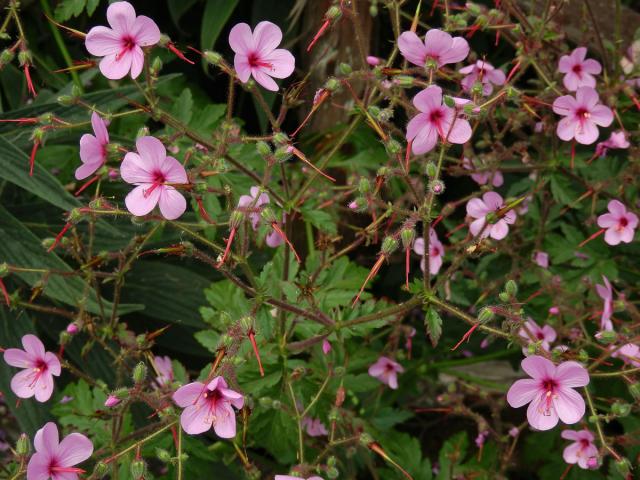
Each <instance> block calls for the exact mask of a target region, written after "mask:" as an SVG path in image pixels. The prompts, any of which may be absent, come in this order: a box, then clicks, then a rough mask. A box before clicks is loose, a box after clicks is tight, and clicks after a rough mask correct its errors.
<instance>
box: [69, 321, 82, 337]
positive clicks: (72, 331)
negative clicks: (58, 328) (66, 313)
mask: <svg viewBox="0 0 640 480" xmlns="http://www.w3.org/2000/svg"><path fill="white" fill-rule="evenodd" d="M79 331H80V329H79V328H78V324H77V323H75V322H71V323H70V324H69V325H67V329H66V332H67V333H68V334H69V335H75V334H76V333H78V332H79Z"/></svg>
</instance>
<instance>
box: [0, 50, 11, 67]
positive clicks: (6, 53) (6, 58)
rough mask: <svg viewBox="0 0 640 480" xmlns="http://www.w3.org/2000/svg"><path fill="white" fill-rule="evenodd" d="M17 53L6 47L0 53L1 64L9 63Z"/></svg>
mask: <svg viewBox="0 0 640 480" xmlns="http://www.w3.org/2000/svg"><path fill="white" fill-rule="evenodd" d="M14 57H15V54H14V53H13V52H12V51H11V50H9V49H4V50H3V51H2V53H0V65H7V64H9V63H11V62H12V61H13V58H14Z"/></svg>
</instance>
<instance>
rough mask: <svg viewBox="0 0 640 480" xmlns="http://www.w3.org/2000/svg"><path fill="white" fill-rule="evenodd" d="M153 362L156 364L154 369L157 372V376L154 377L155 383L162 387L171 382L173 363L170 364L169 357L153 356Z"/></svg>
mask: <svg viewBox="0 0 640 480" xmlns="http://www.w3.org/2000/svg"><path fill="white" fill-rule="evenodd" d="M153 363H154V364H155V366H156V371H157V372H158V376H157V377H156V383H157V384H158V386H160V387H163V386H165V385H170V384H171V383H172V382H173V378H174V377H173V365H172V364H171V358H169V357H167V356H164V357H158V356H156V357H153Z"/></svg>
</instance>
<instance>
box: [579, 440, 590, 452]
mask: <svg viewBox="0 0 640 480" xmlns="http://www.w3.org/2000/svg"><path fill="white" fill-rule="evenodd" d="M579 443H580V450H585V449H587V448H589V445H591V442H589V440H587V439H586V438H582V439H580V441H579Z"/></svg>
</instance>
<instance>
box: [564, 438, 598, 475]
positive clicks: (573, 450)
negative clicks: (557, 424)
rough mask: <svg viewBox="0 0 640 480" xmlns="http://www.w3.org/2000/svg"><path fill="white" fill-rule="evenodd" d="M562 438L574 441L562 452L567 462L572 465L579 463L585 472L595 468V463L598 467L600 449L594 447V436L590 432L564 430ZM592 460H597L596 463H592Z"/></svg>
mask: <svg viewBox="0 0 640 480" xmlns="http://www.w3.org/2000/svg"><path fill="white" fill-rule="evenodd" d="M560 436H561V437H562V438H564V439H565V440H573V443H571V444H570V445H568V446H567V447H565V449H564V451H563V452H562V458H564V461H565V462H567V463H568V464H571V465H573V464H575V463H577V464H578V466H579V467H580V468H583V469H585V470H587V469H590V468H593V467H592V465H593V464H594V463H595V465H596V466H597V465H598V462H597V460H598V447H596V446H595V445H594V443H593V440H594V436H593V434H592V433H591V432H590V431H589V430H587V429H584V430H578V431H576V430H563V431H562V433H561V434H560ZM591 459H595V460H596V462H593V461H591V462H590V461H589V460H591Z"/></svg>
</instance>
